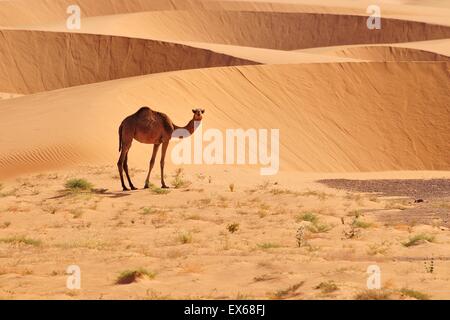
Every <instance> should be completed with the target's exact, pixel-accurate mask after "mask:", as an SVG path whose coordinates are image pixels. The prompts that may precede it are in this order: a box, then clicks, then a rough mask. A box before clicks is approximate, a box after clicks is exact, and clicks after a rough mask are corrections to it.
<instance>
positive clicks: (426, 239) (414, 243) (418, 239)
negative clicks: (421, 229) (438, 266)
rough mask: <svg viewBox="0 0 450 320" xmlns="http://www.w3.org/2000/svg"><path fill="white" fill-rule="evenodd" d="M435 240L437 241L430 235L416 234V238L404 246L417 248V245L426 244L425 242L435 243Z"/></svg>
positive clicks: (412, 238) (411, 238)
mask: <svg viewBox="0 0 450 320" xmlns="http://www.w3.org/2000/svg"><path fill="white" fill-rule="evenodd" d="M434 240H435V236H433V235H429V234H426V233H420V234H416V235H415V236H412V237H410V238H409V240H408V241H406V242H404V243H403V245H404V246H405V247H412V246H417V245H419V244H422V243H425V242H434Z"/></svg>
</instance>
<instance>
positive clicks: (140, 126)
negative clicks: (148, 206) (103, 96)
mask: <svg viewBox="0 0 450 320" xmlns="http://www.w3.org/2000/svg"><path fill="white" fill-rule="evenodd" d="M192 112H193V113H194V116H193V118H192V119H191V120H190V121H189V123H188V124H187V125H185V126H184V127H179V126H177V125H175V124H174V123H173V122H172V120H170V118H169V117H168V116H167V115H166V114H164V113H161V112H157V111H154V110H152V109H150V108H149V107H142V108H140V109H139V110H138V111H137V112H136V113H134V114H132V115H130V116H128V117H126V118H125V120H123V121H122V123H121V125H120V127H119V152H120V158H119V161H118V162H117V167H118V169H119V175H120V181H121V183H122V188H123V191H128V190H129V189H128V188H127V187H126V185H125V183H124V179H123V171H125V174H126V176H127V180H128V183H129V184H130V188H131V190H137V188H136V187H135V186H134V185H133V183H132V182H131V179H130V175H129V173H128V151H130V148H131V144H132V142H133V139H135V140H137V141H139V142H141V143H146V144H153V154H152V158H151V159H150V165H149V170H148V174H147V178H146V179H145V186H144V189H147V188H148V187H149V181H150V173H151V172H152V169H153V165H154V164H155V159H156V155H157V153H158V150H159V146H160V145H162V151H161V152H162V153H161V163H160V165H161V188H168V187H167V185H166V184H165V182H164V160H165V157H166V151H167V147H168V146H169V142H170V139H171V138H172V134H173V132H174V131H175V130H177V129H185V130H187V131H188V132H189V133H190V134H191V135H192V134H193V133H194V131H195V128H196V126H195V122H196V121H202V118H203V114H204V113H205V110H204V109H192Z"/></svg>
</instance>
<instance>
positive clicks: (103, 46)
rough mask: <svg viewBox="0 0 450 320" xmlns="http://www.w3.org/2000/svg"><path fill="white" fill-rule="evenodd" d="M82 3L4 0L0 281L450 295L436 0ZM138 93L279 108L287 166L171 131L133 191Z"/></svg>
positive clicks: (263, 112)
mask: <svg viewBox="0 0 450 320" xmlns="http://www.w3.org/2000/svg"><path fill="white" fill-rule="evenodd" d="M75 2H76V3H78V4H79V6H80V7H81V10H82V18H81V29H80V30H68V29H67V27H66V19H67V17H68V14H67V13H66V9H67V6H68V5H70V4H73V3H74V1H72V0H70V1H68V0H67V1H66V0H46V1H44V0H26V1H25V0H14V1H9V0H8V1H0V39H1V41H0V298H3V299H24V298H26V299H187V298H200V299H375V298H385V299H449V298H450V289H448V288H450V264H449V259H450V256H449V254H448V252H449V250H448V248H449V244H450V230H449V228H450V220H449V218H450V217H449V215H450V187H449V183H448V181H449V179H450V142H449V141H450V130H449V124H450V103H449V101H450V100H449V90H448V89H449V70H450V69H449V59H450V58H449V57H450V26H449V20H448V17H449V16H450V5H448V4H445V3H443V2H439V1H400V0H398V1H380V3H381V5H380V6H381V9H382V28H381V30H369V29H367V26H366V20H367V13H366V8H367V6H368V5H369V4H370V3H369V1H367V2H366V1H346V0H339V1H324V2H323V3H320V4H317V2H316V1H312V0H285V1H275V0H272V1H267V2H263V1H209V0H197V1H196V0H190V1H188V0H176V1H174V0H171V1H169V0H158V1H144V0H101V1H100V0H98V1H89V0H79V1H75ZM141 106H149V107H151V108H152V109H154V110H157V111H161V112H164V113H166V114H168V115H169V116H170V117H171V119H172V120H173V122H174V123H175V124H177V125H179V126H183V125H185V124H186V123H187V122H188V121H189V120H190V119H192V111H191V109H194V108H204V109H205V110H206V112H205V114H204V118H203V121H202V130H203V132H206V131H207V130H210V129H217V130H219V131H220V132H225V130H227V129H237V128H242V129H244V130H247V129H269V130H270V129H278V130H279V135H280V140H279V144H280V146H279V150H280V152H279V159H280V167H279V172H278V173H277V174H276V175H273V176H261V175H260V167H261V166H260V165H259V164H258V165H251V164H243V165H238V164H216V165H209V164H205V163H203V164H182V165H180V164H176V163H174V161H172V158H171V157H170V155H171V154H172V152H173V150H174V147H175V146H176V144H177V141H175V140H174V141H172V142H171V144H170V146H169V150H168V155H169V156H168V157H167V158H166V182H168V184H169V185H170V186H171V188H170V189H168V190H162V189H159V188H158V187H159V186H160V182H159V173H160V172H159V165H156V166H155V168H154V169H153V171H152V175H151V182H152V183H153V184H154V186H153V187H152V188H150V189H147V190H143V189H142V187H143V186H144V180H145V177H146V173H147V170H148V163H149V160H150V156H151V151H152V146H150V145H146V144H140V143H138V142H137V141H135V142H134V143H133V146H132V149H131V151H130V153H129V166H130V172H131V178H132V180H133V183H134V184H135V186H137V187H139V188H140V190H136V191H132V192H123V191H122V188H121V186H120V179H119V176H118V171H117V167H116V162H117V160H118V157H119V153H118V144H119V141H118V140H119V137H118V127H119V125H120V123H121V121H122V120H123V119H124V118H125V117H126V116H128V115H130V114H132V113H134V112H136V111H137V110H138V109H139V108H140V107H141ZM157 160H158V162H159V155H158V158H157ZM158 162H157V164H158ZM71 179H83V181H85V182H89V183H90V185H89V186H88V187H87V188H86V189H85V190H80V189H76V188H75V189H74V188H72V189H71V188H70V186H68V185H67V184H66V183H67V181H70V180H71ZM342 179H345V180H342ZM324 180H325V181H324ZM356 180H357V181H356ZM343 181H344V182H343ZM70 265H78V266H79V267H80V269H81V288H80V289H75V290H73V289H70V288H68V287H66V280H67V277H68V275H67V274H66V269H67V267H68V266H70ZM371 265H377V266H378V267H379V268H380V270H381V284H382V285H381V288H380V289H374V290H368V288H367V278H368V274H367V268H368V267H369V266H371ZM143 270H144V271H145V272H144V271H143ZM126 271H130V272H133V271H137V272H138V271H139V272H141V274H140V275H139V276H137V277H136V279H132V280H131V281H129V282H130V283H127V284H120V283H119V282H120V281H118V279H120V277H121V274H122V273H123V272H126Z"/></svg>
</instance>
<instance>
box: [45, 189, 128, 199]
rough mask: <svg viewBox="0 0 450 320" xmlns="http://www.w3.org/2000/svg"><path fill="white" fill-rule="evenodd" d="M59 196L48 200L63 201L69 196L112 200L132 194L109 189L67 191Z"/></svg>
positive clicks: (61, 192) (60, 192)
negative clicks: (93, 196)
mask: <svg viewBox="0 0 450 320" xmlns="http://www.w3.org/2000/svg"><path fill="white" fill-rule="evenodd" d="M58 193H59V194H58V195H56V196H54V197H50V198H47V200H55V199H61V198H65V197H67V196H73V195H83V194H84V195H92V194H94V195H98V196H104V197H105V198H110V199H116V198H123V197H128V196H130V195H131V193H126V192H123V191H108V189H92V190H91V191H89V192H76V193H74V192H71V191H67V190H59V191H58Z"/></svg>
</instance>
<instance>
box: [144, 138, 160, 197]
mask: <svg viewBox="0 0 450 320" xmlns="http://www.w3.org/2000/svg"><path fill="white" fill-rule="evenodd" d="M159 146H160V144H155V145H153V153H152V158H151V160H150V165H149V169H148V174H147V179H145V186H144V189H148V187H149V185H150V173H151V172H152V169H153V166H154V165H155V159H156V154H157V153H158V150H159Z"/></svg>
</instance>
